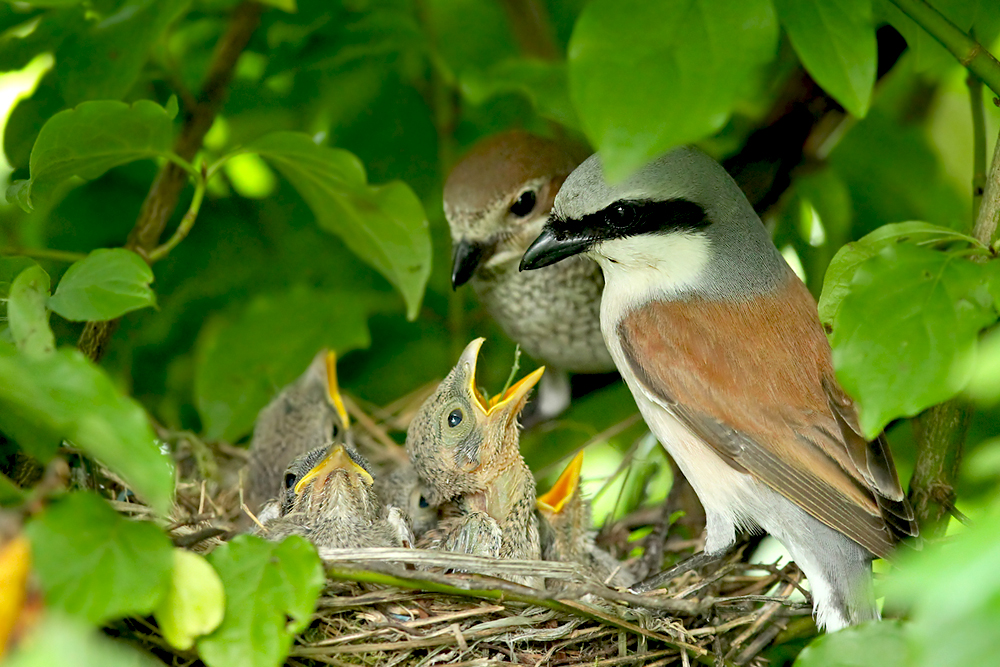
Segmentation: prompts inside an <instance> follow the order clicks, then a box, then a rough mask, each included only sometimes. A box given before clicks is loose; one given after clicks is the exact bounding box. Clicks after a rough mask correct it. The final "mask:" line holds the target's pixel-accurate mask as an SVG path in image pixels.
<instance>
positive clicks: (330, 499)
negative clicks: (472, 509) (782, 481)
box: [261, 443, 412, 548]
mask: <svg viewBox="0 0 1000 667" xmlns="http://www.w3.org/2000/svg"><path fill="white" fill-rule="evenodd" d="M283 485H284V487H285V492H284V494H283V495H282V496H281V497H280V499H279V501H278V506H277V513H278V517H277V518H274V519H271V520H270V521H267V522H266V523H265V524H264V527H263V530H262V531H261V532H262V534H263V535H264V536H265V537H267V538H268V539H271V540H276V541H277V540H281V539H284V538H285V537H287V536H288V535H302V536H303V537H305V538H307V539H308V540H309V541H311V542H312V543H313V544H315V545H316V546H318V547H331V548H359V547H399V546H409V545H410V543H411V542H412V537H410V535H409V528H408V527H407V525H406V523H405V520H404V518H403V515H402V513H401V512H400V511H399V509H397V508H389V507H386V505H385V504H384V503H382V502H381V501H380V500H379V498H378V496H377V495H376V494H375V491H374V489H373V488H372V487H373V485H374V479H373V478H372V473H371V469H370V466H369V464H368V461H366V460H365V459H364V457H362V456H361V454H359V453H358V452H357V451H356V450H355V449H354V448H353V447H351V446H350V445H344V444H341V443H336V444H329V445H324V446H322V447H317V448H316V449H313V450H312V451H309V452H307V453H306V454H303V455H302V456H300V457H298V458H296V459H295V460H294V461H292V463H291V464H290V465H289V466H288V469H287V470H286V471H285V475H284V480H283Z"/></svg>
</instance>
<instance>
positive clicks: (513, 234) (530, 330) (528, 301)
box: [444, 130, 615, 417]
mask: <svg viewBox="0 0 1000 667" xmlns="http://www.w3.org/2000/svg"><path fill="white" fill-rule="evenodd" d="M581 158H582V156H580V157H579V158H578V157H577V156H576V155H574V154H573V153H572V152H571V151H570V150H569V149H568V148H566V147H565V146H563V145H561V144H559V143H556V142H554V141H551V140H549V139H544V138H542V137H538V136H535V135H532V134H529V133H527V132H524V131H521V130H513V131H509V132H504V133H501V134H498V135H495V136H493V137H489V138H487V139H485V140H483V141H481V142H479V143H478V144H476V145H475V146H474V147H473V148H472V150H471V151H470V152H469V153H468V154H467V155H466V156H465V157H464V158H463V159H462V160H461V161H460V162H458V164H456V165H455V167H454V169H453V170H452V171H451V173H450V174H449V176H448V180H447V182H446V183H445V187H444V211H445V217H446V218H447V219H448V225H449V227H450V228H451V237H452V246H453V266H452V285H453V286H454V287H458V286H460V285H462V284H464V283H465V282H467V281H469V280H470V279H471V281H472V286H473V288H474V289H475V291H476V294H477V295H478V297H479V300H480V301H481V302H482V304H483V306H484V307H485V308H486V310H487V311H488V312H489V313H490V315H491V316H492V317H493V318H494V319H495V320H496V321H497V323H498V324H499V325H500V327H501V328H502V329H503V330H504V332H505V333H506V334H507V335H508V336H510V338H511V339H512V340H514V341H515V342H517V343H519V344H520V345H521V347H522V348H523V349H524V351H525V352H527V353H528V354H529V355H531V356H532V357H533V358H535V359H538V360H539V361H542V362H543V363H545V364H546V365H547V366H548V367H549V372H548V373H546V376H545V378H543V380H542V383H541V386H540V387H539V399H538V400H539V402H540V404H541V409H540V413H541V415H542V416H546V417H547V416H554V415H555V414H557V413H559V412H561V411H562V410H563V409H564V408H565V407H566V405H567V404H568V402H569V383H568V377H567V376H566V375H565V372H566V371H569V372H573V373H604V372H608V371H613V370H614V368H615V366H614V363H613V362H612V360H611V357H610V355H609V354H608V351H607V348H606V347H605V345H604V339H603V337H602V336H601V327H600V317H599V315H600V300H601V289H602V288H603V286H604V279H603V277H602V276H601V271H600V269H599V268H598V266H597V264H595V263H594V262H593V261H591V260H590V259H587V258H584V257H579V258H576V259H574V260H571V261H567V262H562V263H561V264H559V265H557V266H553V267H550V268H546V269H544V270H542V271H539V272H537V273H520V272H519V271H518V270H517V264H518V262H519V261H520V259H521V255H523V254H524V251H525V250H526V249H527V248H528V245H529V244H530V243H531V241H532V240H533V239H534V238H535V237H536V236H537V235H538V233H539V232H540V231H541V228H542V224H544V222H545V219H546V217H547V216H548V214H549V210H550V208H551V206H552V201H553V199H554V197H555V196H556V192H557V191H558V190H559V186H560V185H561V184H562V182H563V179H565V178H566V176H567V175H568V174H569V173H570V172H571V171H572V170H573V168H574V167H575V166H576V165H577V164H579V162H580V159H581Z"/></svg>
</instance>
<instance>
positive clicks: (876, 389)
mask: <svg viewBox="0 0 1000 667" xmlns="http://www.w3.org/2000/svg"><path fill="white" fill-rule="evenodd" d="M990 271H991V269H990V268H988V267H987V265H985V264H977V263H975V262H972V261H970V260H968V259H965V258H963V257H961V256H960V255H959V254H952V253H946V252H941V251H937V250H932V249H929V248H922V247H918V246H914V245H910V244H895V245H890V246H888V247H886V248H883V249H882V250H881V251H880V252H879V253H878V254H876V255H874V256H872V257H869V258H868V259H867V260H865V261H864V262H862V263H861V265H860V266H858V267H857V269H856V271H855V273H854V278H853V280H852V281H851V286H850V291H849V293H848V294H847V295H846V296H845V297H844V299H843V301H842V303H841V306H840V310H839V312H838V313H837V316H836V320H835V321H834V325H833V335H832V337H831V344H832V345H833V362H834V366H835V367H836V369H837V377H838V378H839V379H840V382H841V384H843V386H844V389H845V390H847V392H848V393H849V394H850V395H851V396H853V397H854V398H855V399H857V401H858V402H859V404H860V408H861V410H860V411H861V414H860V420H861V427H862V429H863V430H864V432H865V434H866V435H867V436H868V437H869V438H874V437H875V436H877V435H878V433H879V432H881V430H882V429H883V428H884V427H885V425H886V424H888V423H889V422H890V421H892V420H893V419H896V418H899V417H911V416H913V415H915V414H917V413H919V412H921V411H922V410H925V409H926V408H928V407H930V406H932V405H936V404H938V403H941V402H943V401H946V400H948V399H949V398H951V397H953V396H954V395H955V394H957V393H958V392H959V391H961V390H962V388H963V387H964V386H965V385H966V383H967V382H968V381H969V377H970V375H971V372H972V369H973V365H974V363H975V350H976V341H977V338H978V335H979V332H980V331H981V330H982V329H983V328H984V327H986V326H988V325H990V324H992V323H993V322H995V321H996V319H997V312H996V310H995V309H994V307H993V300H992V298H991V296H990V294H989V291H988V289H987V287H986V281H987V279H988V275H989V273H990Z"/></svg>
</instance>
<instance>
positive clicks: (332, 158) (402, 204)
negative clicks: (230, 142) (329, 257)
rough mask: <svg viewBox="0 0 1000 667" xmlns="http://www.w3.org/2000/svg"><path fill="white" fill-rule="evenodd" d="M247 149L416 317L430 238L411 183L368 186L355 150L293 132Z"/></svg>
mask: <svg viewBox="0 0 1000 667" xmlns="http://www.w3.org/2000/svg"><path fill="white" fill-rule="evenodd" d="M245 150H246V151H248V152H252V153H257V154H259V155H260V156H262V157H264V158H266V159H267V160H268V161H270V162H271V163H272V164H273V165H274V167H275V168H276V169H277V170H278V171H280V172H281V173H282V174H283V175H284V176H285V178H287V179H288V180H289V182H291V184H292V185H293V186H295V189H296V190H298V191H299V194H300V195H302V198H303V199H305V200H306V203H307V204H309V207H310V208H311V209H312V211H313V214H314V215H315V216H316V221H317V222H318V223H319V225H320V227H322V228H323V229H325V230H327V231H329V232H333V233H334V234H337V235H338V236H340V237H341V238H342V239H343V240H344V242H345V243H346V244H347V247H349V248H350V249H351V250H352V251H353V252H354V253H355V254H357V255H358V256H359V257H360V258H361V259H363V260H364V261H365V262H367V263H369V264H370V265H372V266H373V267H375V269H377V270H378V271H379V272H380V273H381V274H382V275H383V276H385V277H386V279H388V280H389V282H390V283H392V284H393V285H394V286H395V287H396V289H398V290H399V291H400V293H401V294H402V295H403V300H404V301H405V302H406V311H407V316H408V317H409V318H410V319H411V320H412V319H413V318H415V317H416V316H417V313H418V312H419V310H420V302H421V300H422V299H423V294H424V288H425V287H426V285H427V278H428V276H429V275H430V269H431V241H430V233H429V231H428V225H427V218H426V216H425V215H424V210H423V206H422V205H421V203H420V200H419V199H417V196H416V195H415V194H413V191H412V190H410V188H409V186H407V185H406V184H405V183H401V182H393V183H388V184H386V185H380V186H370V185H367V181H366V177H365V171H364V167H363V166H362V165H361V162H360V161H359V160H358V159H357V158H356V157H355V156H354V155H352V154H351V153H348V152H347V151H344V150H339V149H336V148H327V147H325V146H318V145H317V144H316V143H314V142H313V140H312V139H310V138H309V137H308V136H307V135H305V134H300V133H297V132H274V133H271V134H268V135H266V136H264V137H261V138H260V139H258V140H257V141H255V142H253V143H251V144H250V145H248V146H246V148H245Z"/></svg>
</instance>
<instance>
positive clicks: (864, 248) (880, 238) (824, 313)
mask: <svg viewBox="0 0 1000 667" xmlns="http://www.w3.org/2000/svg"><path fill="white" fill-rule="evenodd" d="M954 241H958V242H961V243H971V244H976V243H977V242H976V240H975V239H973V238H972V237H970V236H966V235H965V234H962V233H960V232H956V231H955V230H954V229H949V228H948V227H940V226H938V225H932V224H929V223H926V222H919V221H914V222H897V223H893V224H890V225H884V226H882V227H879V228H878V229H876V230H875V231H874V232H872V233H871V234H868V235H867V236H865V237H864V238H862V239H861V240H860V241H854V242H853V243H848V244H846V245H844V246H841V248H840V250H838V251H837V254H836V255H834V257H833V260H831V262H830V266H829V267H827V270H826V276H825V277H824V279H823V294H822V295H821V296H820V298H819V319H820V321H822V322H823V324H825V325H827V326H830V327H832V326H833V322H834V320H835V319H836V318H837V311H838V310H840V304H841V303H842V302H843V300H844V297H845V296H847V294H848V293H849V292H850V291H851V281H852V280H853V279H854V272H855V271H857V270H858V267H859V266H860V265H861V264H862V263H863V262H864V261H865V260H867V259H869V258H870V257H874V256H875V255H877V254H878V253H880V252H881V251H882V250H883V249H884V248H886V247H888V246H891V245H893V244H895V243H913V244H915V245H919V246H925V247H933V246H935V245H939V244H946V243H950V242H954Z"/></svg>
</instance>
